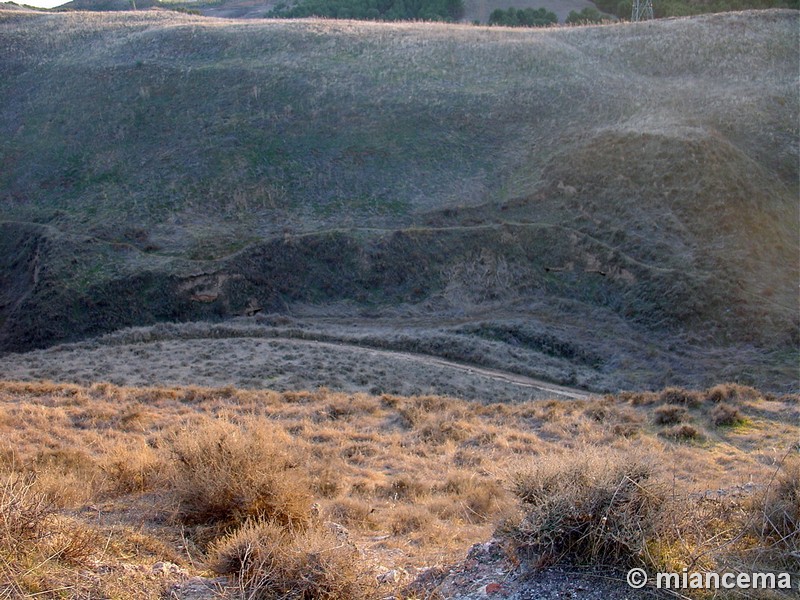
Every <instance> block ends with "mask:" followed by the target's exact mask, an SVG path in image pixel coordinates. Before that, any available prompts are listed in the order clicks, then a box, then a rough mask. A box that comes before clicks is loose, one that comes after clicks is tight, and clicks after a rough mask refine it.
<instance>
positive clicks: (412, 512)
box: [389, 505, 433, 535]
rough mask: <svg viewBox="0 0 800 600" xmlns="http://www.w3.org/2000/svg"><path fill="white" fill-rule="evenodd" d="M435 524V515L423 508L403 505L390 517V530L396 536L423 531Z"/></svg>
mask: <svg viewBox="0 0 800 600" xmlns="http://www.w3.org/2000/svg"><path fill="white" fill-rule="evenodd" d="M432 523H433V515H431V513H430V511H428V510H427V509H426V508H424V507H422V506H414V505H401V506H398V507H397V508H395V510H394V511H393V512H392V515H391V517H390V523H389V529H390V530H391V532H392V533H393V534H394V535H407V534H409V533H414V532H417V531H423V530H425V529H427V528H428V527H430V525H431V524H432Z"/></svg>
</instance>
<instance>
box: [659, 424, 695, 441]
mask: <svg viewBox="0 0 800 600" xmlns="http://www.w3.org/2000/svg"><path fill="white" fill-rule="evenodd" d="M659 435H660V436H662V437H665V438H668V439H671V440H675V441H678V442H681V441H683V442H688V441H696V440H701V439H702V438H703V434H702V433H700V430H698V429H697V427H695V426H694V425H689V424H688V423H683V424H680V425H675V426H674V427H670V428H669V429H665V430H664V431H662V432H660V433H659Z"/></svg>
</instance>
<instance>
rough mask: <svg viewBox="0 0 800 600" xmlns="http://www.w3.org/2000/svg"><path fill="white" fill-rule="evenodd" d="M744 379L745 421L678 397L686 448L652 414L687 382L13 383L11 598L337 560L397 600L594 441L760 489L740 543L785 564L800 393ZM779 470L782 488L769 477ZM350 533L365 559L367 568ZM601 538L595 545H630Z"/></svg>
mask: <svg viewBox="0 0 800 600" xmlns="http://www.w3.org/2000/svg"><path fill="white" fill-rule="evenodd" d="M736 389H737V393H736V394H733V393H731V394H728V395H727V396H726V398H730V399H731V400H730V402H732V403H735V405H736V410H737V411H738V412H739V414H740V415H741V417H742V419H743V420H742V421H741V422H739V423H737V424H735V425H732V426H725V425H720V424H718V423H715V422H714V420H715V414H716V413H715V412H714V411H715V407H717V406H719V405H720V404H719V402H715V399H716V395H715V394H703V393H695V394H690V395H691V396H692V397H693V398H695V397H696V398H699V400H698V402H697V403H694V402H691V403H686V402H682V403H681V404H680V405H679V406H681V408H685V411H686V412H685V415H684V420H685V423H684V424H685V425H688V426H691V427H693V428H695V429H696V430H697V431H699V432H701V433H702V438H701V439H699V440H683V439H672V438H669V437H664V436H661V435H659V434H660V433H661V432H662V431H664V430H666V429H668V428H669V427H670V426H669V425H662V424H658V423H656V422H655V420H654V418H653V415H654V414H655V410H656V409H657V408H658V407H663V406H665V404H663V403H662V402H661V400H662V399H663V400H670V399H672V398H673V395H674V393H673V392H670V394H672V395H670V396H669V397H663V396H664V395H663V394H661V395H659V394H620V395H618V396H606V397H596V398H591V399H589V400H586V401H564V400H547V401H531V402H524V403H516V404H505V403H500V402H498V403H491V404H479V403H472V402H467V401H463V400H458V399H454V398H445V397H437V396H428V397H410V398H407V397H399V396H390V395H383V396H371V395H366V394H355V395H348V394H342V393H333V392H330V391H327V390H325V389H319V390H316V391H300V392H284V393H277V392H272V391H254V390H238V389H235V388H232V387H227V388H216V389H215V388H200V387H181V388H133V387H129V388H126V387H118V386H114V385H109V384H95V385H92V386H78V385H66V384H64V385H62V384H52V383H15V382H3V383H0V440H1V441H0V471H2V473H3V476H2V477H3V479H2V480H3V481H4V482H6V483H5V486H6V487H5V489H6V493H5V495H4V496H3V498H4V504H3V511H4V515H6V514H12V513H13V514H17V515H20V514H22V515H24V514H25V511H33V512H34V514H35V516H34V518H31V519H28V521H30V522H33V523H36V526H35V527H34V528H33V529H32V530H31V531H30V532H23V533H24V535H34V536H39V537H37V538H36V539H37V540H40V541H41V543H39V542H38V541H37V543H36V544H29V546H30V547H31V548H33V550H31V552H29V553H27V554H25V555H24V556H22V555H20V554H19V553H18V552H17V551H16V550H13V551H12V550H9V548H8V547H6V546H4V547H2V548H0V559H2V560H0V568H1V569H2V574H3V581H9V582H10V583H8V584H4V585H6V587H5V588H4V592H3V593H5V594H6V596H8V597H16V596H15V594H16V595H22V594H23V593H27V594H31V593H42V592H45V593H42V594H41V596H39V597H57V595H58V592H56V591H54V590H56V588H59V587H68V588H70V589H75V590H84V592H85V593H95V594H112V591H113V590H119V589H121V588H120V585H123V584H124V585H123V587H124V586H127V585H129V587H130V589H131V590H136V597H157V595H158V594H160V593H161V592H162V591H163V589H164V588H165V586H168V584H170V583H173V582H174V579H173V580H170V579H169V578H166V579H165V578H164V577H161V578H153V576H151V575H150V568H151V567H152V565H153V564H154V563H156V562H158V561H163V560H169V561H173V562H176V563H177V564H179V565H180V566H181V567H182V568H184V569H186V570H187V572H188V573H189V574H210V573H211V572H212V570H213V569H216V570H218V571H222V572H225V573H229V572H235V573H238V578H232V579H231V584H232V585H233V586H234V587H235V586H245V587H247V586H250V588H252V589H260V590H262V592H259V594H261V596H262V597H268V593H272V592H270V591H269V590H273V592H274V590H276V589H285V590H286V593H289V592H290V588H291V585H289V584H288V583H287V581H291V579H292V577H293V576H292V575H291V573H296V572H297V570H298V569H306V568H309V567H308V564H309V563H308V561H311V562H313V563H314V564H315V565H316V566H315V569H318V575H319V577H320V579H319V582H323V581H328V579H329V573H330V572H332V571H337V570H341V572H342V573H343V574H347V576H346V577H345V578H344V579H342V580H338V582H337V583H336V586H343V587H341V588H337V587H335V586H334V587H332V588H331V589H332V590H334V591H332V592H331V593H330V595H329V596H325V597H331V598H335V597H347V595H348V594H352V595H353V597H358V595H359V594H363V595H365V597H371V596H370V594H373V593H375V594H378V593H381V594H383V595H386V594H387V593H389V592H391V590H390V589H385V588H386V586H384V587H383V588H380V587H378V588H376V587H375V585H377V584H376V583H375V575H376V574H378V573H380V572H381V569H386V568H395V567H402V568H404V569H406V570H407V571H409V573H412V574H413V573H415V572H417V571H416V570H417V569H419V568H421V567H425V566H431V565H435V564H443V563H445V564H446V563H448V562H450V561H453V560H456V559H458V558H459V557H461V556H462V555H463V553H464V551H465V550H466V549H467V547H469V546H470V545H471V544H473V543H476V542H478V541H483V540H485V539H488V538H489V537H491V536H492V535H493V533H494V532H495V530H496V529H497V527H498V525H499V524H506V525H505V527H508V526H509V524H513V523H520V522H521V521H520V519H522V518H523V517H524V514H525V513H524V512H520V509H521V508H524V505H526V503H525V502H524V503H523V505H520V503H519V502H518V500H517V498H516V497H515V495H514V493H513V490H514V489H515V482H516V490H517V491H518V492H519V490H520V489H521V488H520V486H519V482H520V481H522V480H521V479H520V476H519V475H518V474H519V473H523V474H524V473H528V474H530V473H531V472H533V471H532V470H534V471H535V469H537V468H538V469H543V468H545V467H547V465H551V466H553V468H554V469H555V471H557V470H558V468H562V467H563V466H564V465H569V464H570V461H571V460H572V459H573V458H575V457H576V456H591V455H592V453H595V454H597V453H598V452H600V450H598V449H602V452H603V453H606V454H610V455H613V456H617V457H632V456H645V457H649V458H648V460H649V461H650V463H649V464H651V465H652V468H653V477H654V478H655V477H658V481H661V482H668V483H669V485H670V489H669V493H670V494H672V495H678V496H680V497H681V498H693V497H709V496H711V497H716V496H715V494H717V490H720V489H722V490H725V494H724V497H729V496H730V497H734V496H735V497H737V498H738V497H739V496H737V494H739V491H740V490H746V491H747V493H748V494H751V491H752V490H757V491H759V493H761V492H763V493H762V495H761V496H753V495H752V494H751V495H750V496H747V498H750V499H749V500H747V501H748V502H749V503H750V504H749V506H750V507H751V508H750V509H748V510H751V512H752V513H753V514H760V515H762V516H764V517H765V518H762V519H761V520H759V521H755V520H754V521H753V525H752V527H751V530H752V532H753V533H752V535H751V536H750V537H749V538H748V540H749V541H748V540H745V541H746V542H747V543H744V542H742V544H740V546H742V547H741V548H739V550H741V551H742V552H744V553H745V554H746V552H745V551H747V552H750V555H749V556H751V555H752V556H754V555H755V554H758V552H756V550H757V549H759V548H761V550H764V551H765V552H766V551H767V550H769V552H767V554H770V553H771V554H772V555H777V556H778V558H775V557H774V556H773V558H772V559H771V560H772V561H773V562H774V561H776V560H785V559H786V556H787V555H786V544H787V543H793V540H795V538H793V537H792V535H793V534H792V532H791V531H789V529H788V528H789V527H791V526H793V525H792V523H794V524H795V525H796V522H797V521H796V518H797V517H796V515H793V513H792V512H791V506H792V505H791V502H792V498H794V497H795V496H792V494H795V495H796V489H795V488H793V487H792V485H793V484H792V481H793V480H792V479H791V477H789V475H780V477H778V475H776V468H777V466H778V464H779V463H780V462H781V461H782V460H784V456H785V455H786V454H787V452H791V451H790V450H789V449H790V448H791V447H792V444H796V443H797V439H798V432H799V431H800V429H799V428H798V404H797V398H792V397H784V398H781V399H774V398H764V397H762V396H761V395H760V394H759V393H758V392H756V391H755V390H750V389H749V388H736ZM707 396H709V398H707ZM662 397H663V398H662ZM669 406H675V405H673V404H670V405H669ZM795 452H796V450H795ZM587 460H588V459H587ZM589 462H591V461H589ZM587 464H588V463H587ZM592 464H594V463H592ZM590 466H591V465H590ZM597 470H598V469H595V468H594V467H592V468H587V469H585V470H584V471H585V472H589V473H591V472H593V471H597ZM555 471H554V472H555ZM608 472H609V473H613V469H609V470H608ZM786 473H787V474H790V472H789V471H787V472H786ZM773 478H778V479H780V481H781V482H782V483H781V486H780V487H779V486H776V485H773V486H772V487H770V488H765V487H763V486H765V485H767V484H768V483H769V482H770V481H771V480H772V479H773ZM523 480H524V478H523ZM751 482H752V483H754V484H755V485H754V486H753V487H741V486H744V485H745V484H748V483H751ZM573 487H574V486H573ZM575 489H577V488H575ZM764 490H767V491H764ZM573 491H574V490H573ZM742 493H744V492H742ZM692 494H695V496H692ZM6 497H8V498H16V499H17V500H15V501H14V502H16V505H15V506H17V507H18V508H14V509H13V510H12V509H11V508H9V507H10V506H11V504H10V503H9V502H8V501H6V500H5V499H6ZM719 497H720V498H722V497H723V496H719ZM522 498H523V500H524V499H525V495H524V494H523V495H522ZM529 499H530V498H529ZM742 502H744V500H742ZM312 503H313V505H312ZM527 504H530V502H527ZM686 506H689V505H688V504H687V505H686ZM787 507H788V508H787ZM15 511H16V512H15ZM20 511H21V512H20ZM37 511H39V512H37ZM714 518H715V519H717V521H719V519H718V518H717V517H716V516H715V517H714ZM709 519H710V520H713V519H711V517H709ZM793 519H794V520H793ZM24 520H25V519H24V518H23V521H24ZM717 521H715V522H717ZM529 522H530V519H529ZM756 523H761V524H762V526H761V531H760V533H758V532H756V529H757V527H756V525H755V524H756ZM770 524H771V525H770ZM6 526H7V527H8V525H6ZM531 527H532V526H530V527H529V529H531ZM765 527H766V529H765ZM37 528H39V529H37ZM342 528H345V529H344V530H343V529H342ZM501 529H502V528H501ZM17 530H19V528H17ZM256 530H257V531H262V530H263V531H268V532H272V533H273V534H275V536H278V537H281V536H283V537H281V539H284V538H285V540H286V548H294V551H291V552H289V551H288V550H286V549H285V548H284V549H283V550H280V552H281V553H282V554H281V556H283V559H281V560H282V561H283V562H281V561H279V560H278V558H276V557H272V555H268V550H267V549H266V547H262V545H259V544H258V543H256V542H253V536H255V533H253V532H254V531H256ZM38 531H42V532H45V533H43V534H39V533H37V532H38ZM276 532H280V533H276ZM14 535H22V534H14ZM265 535H266V534H265ZM342 535H343V536H344V541H342V539H340V537H339V536H342ZM331 536H333V537H331ZM273 537H274V536H273ZM690 537H691V536H688V535H687V538H686V539H689V538H690ZM697 537H698V539H699V537H702V535H701V534H700V533H698V535H697ZM766 539H770V540H772V541H771V542H769V544H767V543H766V542H764V541H763V540H766ZM759 540H760V541H759ZM334 542H335V543H334ZM696 543H697V544H699V542H696ZM53 544H55V546H54V545H53ZM351 544H352V547H355V548H356V549H357V550H358V551H359V552H361V553H362V554H361V555H360V558H359V560H358V561H355V562H354V561H353V558H352V556H351V554H350V550H348V549H347V548H351ZM748 544H749V546H748ZM345 546H346V547H347V548H345ZM592 547H593V548H595V549H596V550H597V556H602V557H606V558H608V557H612V558H613V557H616V556H617V554H619V549H618V548H616V547H615V548H608V547H603V546H602V545H593V546H592ZM333 548H338V549H337V550H336V551H335V552H334V551H333ZM559 548H560V547H559ZM649 551H650V552H652V553H653V554H654V555H656V554H658V555H659V556H661V558H660V559H659V560H661V561H662V562H664V561H668V560H674V559H675V555H676V553H678V554H679V553H680V549H676V548H675V547H674V546H671V545H668V544H664V545H663V546H662V547H661V548H660V550H659V551H658V552H656V551H655V550H649ZM269 552H272V550H269ZM554 552H555V550H554ZM559 552H560V550H559ZM593 552H594V550H593ZM659 552H660V554H659ZM243 553H244V554H246V556H247V558H246V560H245V558H242V557H243V556H244V554H243ZM320 553H322V554H320ZM331 553H333V554H331ZM555 553H557V552H555ZM754 553H755V554H754ZM329 554H330V556H329ZM767 554H764V553H763V552H762V553H761V554H759V556H766V555H767ZM45 555H46V556H45ZM237 557H239V558H237ZM289 557H293V559H292V560H295V561H299V562H292V561H289ZM320 557H324V558H325V561H330V562H325V561H322V562H320V560H321V558H320ZM45 559H47V560H45ZM284 559H285V560H284ZM754 560H755V559H754ZM236 561H239V562H238V563H237V564H238V565H239V566H238V567H237V566H236V565H235V564H234V563H236ZM248 561H250V562H248ZM265 561H272V563H270V564H275V565H276V566H275V569H277V570H276V571H275V572H274V573H272V574H271V575H269V574H265V572H264V570H263V569H262V568H260V567H256V566H254V565H258V564H262V563H265ZM275 561H278V562H275ZM314 561H316V562H314ZM267 575H269V576H267ZM127 580H130V581H128V582H127V583H125V582H126V581H127ZM120 582H123V583H122V584H121V583H120ZM319 585H320V586H321V585H322V583H319ZM325 585H328V584H325ZM331 585H333V584H331ZM253 586H255V587H253ZM259 586H261V587H259ZM282 586H283V587H282ZM286 586H289V587H286ZM348 586H349V587H348ZM390 587H391V586H390ZM248 589H249V588H248ZM291 589H294V588H291ZM320 589H322V588H320ZM337 589H339V590H340V591H339V592H336V590H337ZM87 590H88V591H87ZM264 590H266V591H264ZM341 590H349V591H341ZM376 590H377V591H376ZM50 592H52V593H50ZM130 593H133V592H130ZM130 593H127V594H128V595H126V594H125V593H123V594H122V595H121V596H119V597H133V596H131V595H130ZM232 593H233V592H232ZM291 593H295V592H291ZM298 593H299V592H298ZM319 593H320V594H322V592H319ZM326 593H327V592H326ZM336 593H339V594H340V595H339V596H336V595H335V594H336ZM256 596H258V594H256ZM298 597H299V596H298Z"/></svg>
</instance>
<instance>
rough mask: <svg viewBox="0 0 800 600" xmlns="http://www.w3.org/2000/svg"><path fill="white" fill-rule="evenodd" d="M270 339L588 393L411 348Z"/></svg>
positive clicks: (571, 394)
mask: <svg viewBox="0 0 800 600" xmlns="http://www.w3.org/2000/svg"><path fill="white" fill-rule="evenodd" d="M273 339H280V340H284V341H287V342H293V343H302V344H308V345H311V346H315V347H319V348H324V347H329V348H332V349H340V348H347V349H349V350H356V351H360V352H364V353H366V354H368V355H370V356H383V357H384V358H391V359H395V360H407V361H415V362H423V363H427V364H433V365H437V366H439V367H446V368H449V369H454V370H456V371H460V372H462V373H471V374H473V375H481V376H483V377H487V378H489V379H494V380H497V381H504V382H506V383H513V384H514V385H519V386H521V387H527V388H532V389H536V390H539V391H542V392H546V393H548V394H554V395H557V396H562V397H565V398H571V399H573V400H584V399H586V398H588V397H589V394H588V393H587V392H586V391H584V390H579V389H577V388H570V387H564V386H560V385H556V384H554V383H549V382H547V381H542V380H540V379H534V378H532V377H526V376H525V375H518V374H517V373H509V372H507V371H500V370H497V369H488V368H486V367H476V366H474V365H469V364H464V363H459V362H455V361H452V360H446V359H444V358H438V357H435V356H431V355H428V354H416V353H413V352H400V351H396V350H383V349H378V348H369V347H365V346H359V345H357V344H347V343H344V342H318V341H314V340H299V339H297V338H293V337H288V336H287V337H278V338H273Z"/></svg>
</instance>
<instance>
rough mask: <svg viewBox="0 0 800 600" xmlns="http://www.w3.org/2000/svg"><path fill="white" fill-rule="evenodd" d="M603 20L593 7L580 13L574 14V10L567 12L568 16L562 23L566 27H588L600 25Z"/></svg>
mask: <svg viewBox="0 0 800 600" xmlns="http://www.w3.org/2000/svg"><path fill="white" fill-rule="evenodd" d="M603 20H604V17H603V15H601V14H600V11H599V10H597V9H596V8H594V7H593V6H587V7H586V8H584V9H583V10H582V11H581V12H575V11H574V10H571V11H569V15H567V18H566V20H565V21H564V22H565V23H567V24H568V25H589V24H592V23H602V22H603Z"/></svg>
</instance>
